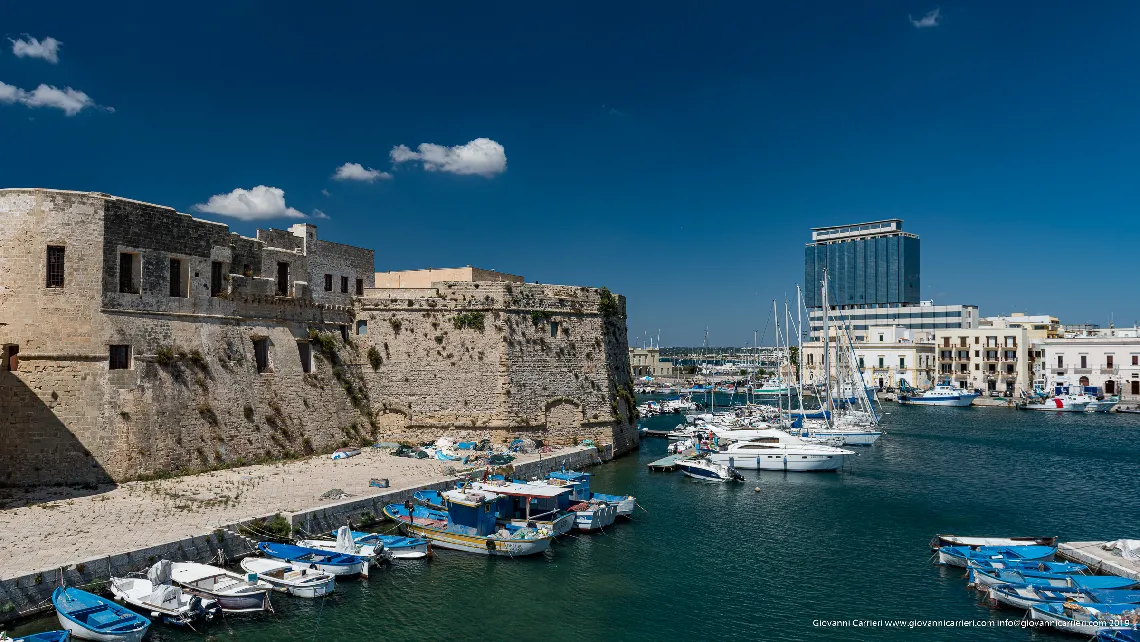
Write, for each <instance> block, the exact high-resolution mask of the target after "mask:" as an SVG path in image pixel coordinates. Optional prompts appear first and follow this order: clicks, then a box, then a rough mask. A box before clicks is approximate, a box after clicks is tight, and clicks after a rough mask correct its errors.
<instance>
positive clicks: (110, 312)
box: [0, 189, 637, 485]
mask: <svg viewBox="0 0 1140 642" xmlns="http://www.w3.org/2000/svg"><path fill="white" fill-rule="evenodd" d="M0 223H2V225H0V349H2V356H3V360H2V364H0V418H2V419H0V421H2V422H3V426H4V432H3V439H2V440H0V463H2V465H0V485H39V484H76V483H79V484H93V483H99V482H105V481H122V480H128V479H137V478H147V477H155V476H164V475H171V474H183V473H189V472H194V471H200V470H206V469H210V468H215V467H221V466H232V465H241V464H243V463H254V462H260V461H269V460H274V459H279V458H284V457H292V456H302V455H306V454H314V453H322V452H329V451H331V450H332V449H335V448H338V447H342V446H346V445H363V444H367V443H372V442H373V441H376V440H407V441H424V440H428V439H433V438H435V437H438V436H440V435H442V434H448V433H451V434H466V435H481V436H487V437H491V438H492V439H496V440H499V441H502V440H505V439H508V438H512V437H515V436H529V437H533V438H537V439H542V440H545V441H549V442H558V443H571V442H576V441H580V440H582V439H592V440H594V441H595V443H597V444H598V445H599V446H601V447H603V449H604V450H605V452H606V453H608V454H611V455H612V454H619V453H622V452H625V451H628V450H630V449H632V448H634V447H635V446H636V443H637V431H636V417H635V412H636V411H635V409H634V402H633V395H632V386H631V381H630V370H629V360H628V352H627V340H626V328H625V321H624V319H625V300H624V298H623V297H620V296H616V295H613V294H610V293H609V291H607V290H605V289H601V290H599V289H594V288H586V287H571V286H555V285H538V284H527V283H524V282H523V280H522V278H521V277H517V276H513V275H507V274H503V273H499V272H492V271H487V270H478V269H475V268H460V269H456V270H416V271H407V272H380V273H377V272H376V271H375V267H374V254H373V251H372V250H367V249H363V248H357V247H352V246H348V245H342V244H339V243H333V242H329V241H325V240H323V239H319V238H318V236H317V228H316V227H315V226H313V225H308V224H298V225H294V226H292V227H291V228H290V229H289V230H276V229H267V230H258V231H257V238H248V237H244V236H240V235H238V234H235V233H232V232H230V231H229V228H228V227H227V226H226V225H223V224H219V223H214V222H210V221H204V220H199V219H195V218H193V217H191V216H188V215H186V214H181V213H178V212H176V211H175V210H173V209H171V208H169V207H162V206H157V205H151V204H148V203H141V202H138V201H132V200H129V199H124V198H118V197H114V196H108V195H106V194H99V193H86V192H69V191H58V190H47V189H4V190H0Z"/></svg>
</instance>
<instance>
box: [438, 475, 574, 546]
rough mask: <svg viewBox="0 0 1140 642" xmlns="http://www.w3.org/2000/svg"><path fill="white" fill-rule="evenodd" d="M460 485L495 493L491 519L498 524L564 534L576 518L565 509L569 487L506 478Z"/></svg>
mask: <svg viewBox="0 0 1140 642" xmlns="http://www.w3.org/2000/svg"><path fill="white" fill-rule="evenodd" d="M461 488H462V489H463V490H473V491H485V492H491V493H494V494H496V495H498V496H499V500H498V502H497V503H496V504H495V519H496V521H497V522H498V523H499V524H502V525H506V524H513V525H515V526H527V527H530V528H539V529H543V530H548V531H550V532H552V533H554V534H555V535H565V534H566V533H569V532H570V530H571V529H573V528H574V524H575V523H576V521H577V516H576V515H575V514H574V513H572V512H570V511H569V510H566V508H568V507H569V505H570V503H571V500H570V499H568V498H569V497H570V494H571V493H572V492H573V489H571V488H562V487H558V486H550V485H539V484H528V483H526V482H522V481H513V482H509V481H506V480H499V481H487V482H469V483H467V484H464V485H463V486H461Z"/></svg>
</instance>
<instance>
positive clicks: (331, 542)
mask: <svg viewBox="0 0 1140 642" xmlns="http://www.w3.org/2000/svg"><path fill="white" fill-rule="evenodd" d="M297 546H301V547H303V548H315V549H317V550H320V551H326V552H331V553H341V554H344V555H356V556H358V557H366V558H368V563H369V564H370V565H373V566H375V565H376V564H378V563H379V562H380V561H381V560H387V559H388V557H389V556H388V552H387V551H385V550H384V545H383V544H381V543H379V542H373V543H369V544H361V543H359V542H357V541H356V540H355V539H354V538H353V537H352V531H351V530H349V528H348V527H347V526H341V527H340V528H338V529H337V530H335V531H333V538H332V539H302V540H298V541H297ZM365 575H367V573H365Z"/></svg>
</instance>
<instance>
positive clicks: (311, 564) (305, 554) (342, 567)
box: [257, 542, 372, 577]
mask: <svg viewBox="0 0 1140 642" xmlns="http://www.w3.org/2000/svg"><path fill="white" fill-rule="evenodd" d="M257 549H258V550H259V551H261V553H262V554H263V555H265V556H266V557H271V558H273V559H275V560H281V561H282V562H290V563H292V564H293V568H295V569H303V568H304V569H310V570H315V571H320V572H322V573H328V574H329V575H363V576H364V577H368V567H369V566H370V565H371V564H372V558H370V557H365V556H363V555H352V554H349V553H338V552H336V551H324V550H321V549H319V548H309V547H307V546H294V545H292V544H278V543H276V542H259V543H258V544H257Z"/></svg>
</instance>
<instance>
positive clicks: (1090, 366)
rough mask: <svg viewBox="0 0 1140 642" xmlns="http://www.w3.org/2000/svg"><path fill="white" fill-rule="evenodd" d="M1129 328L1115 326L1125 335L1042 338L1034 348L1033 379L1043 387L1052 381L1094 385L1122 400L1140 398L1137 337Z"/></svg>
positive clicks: (1048, 385) (1139, 361)
mask: <svg viewBox="0 0 1140 642" xmlns="http://www.w3.org/2000/svg"><path fill="white" fill-rule="evenodd" d="M1129 330H1133V329H1132V328H1123V329H1117V331H1118V332H1124V333H1125V336H1103V335H1099V334H1098V335H1092V336H1088V335H1086V336H1077V337H1065V338H1059V339H1046V340H1044V341H1040V342H1038V343H1037V345H1036V346H1034V347H1035V349H1036V350H1038V351H1039V352H1040V353H1041V358H1040V360H1039V361H1038V368H1037V371H1036V372H1035V374H1036V379H1037V380H1038V381H1039V382H1040V383H1041V384H1042V385H1044V386H1045V387H1046V388H1047V389H1048V388H1051V387H1052V386H1053V384H1055V383H1062V382H1064V383H1071V384H1080V385H1082V386H1097V387H1099V388H1101V389H1102V390H1103V391H1104V393H1105V394H1107V395H1115V394H1119V395H1120V398H1121V400H1122V401H1127V402H1136V401H1140V337H1138V336H1136V332H1134V331H1133V332H1129Z"/></svg>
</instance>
